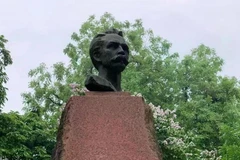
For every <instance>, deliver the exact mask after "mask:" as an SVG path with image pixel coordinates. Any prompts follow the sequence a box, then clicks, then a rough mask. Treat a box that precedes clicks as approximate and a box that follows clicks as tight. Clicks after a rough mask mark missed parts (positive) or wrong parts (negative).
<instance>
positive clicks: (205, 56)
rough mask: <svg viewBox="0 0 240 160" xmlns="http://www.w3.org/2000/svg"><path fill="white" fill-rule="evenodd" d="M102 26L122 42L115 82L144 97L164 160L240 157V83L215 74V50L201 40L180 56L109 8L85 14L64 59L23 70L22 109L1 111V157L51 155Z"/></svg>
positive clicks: (1, 50)
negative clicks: (123, 62)
mask: <svg viewBox="0 0 240 160" xmlns="http://www.w3.org/2000/svg"><path fill="white" fill-rule="evenodd" d="M108 28H117V29H119V30H122V31H123V33H124V37H125V39H126V41H127V42H128V44H129V48H130V51H131V56H130V63H129V65H128V67H127V69H126V70H125V71H124V72H123V77H122V88H123V89H124V90H125V91H129V92H131V94H132V95H135V96H143V97H144V99H145V101H146V103H148V104H149V105H150V106H151V108H152V110H153V113H154V119H155V128H156V134H157V141H158V143H159V146H160V149H161V151H162V153H163V158H164V159H166V160H198V159H199V160H200V159H201V160H205V159H206V160H220V159H223V160H237V159H240V86H239V84H240V83H239V80H238V79H236V78H235V77H224V76H221V75H220V74H219V73H220V72H221V69H222V67H223V65H224V61H223V59H221V57H219V56H218V55H217V53H216V52H215V50H214V49H212V48H210V47H208V46H205V45H204V44H200V45H199V46H196V48H194V49H192V50H191V52H190V53H189V54H187V55H185V56H184V57H180V56H179V54H178V53H171V52H170V49H171V45H172V44H171V43H170V42H169V41H167V40H165V39H163V38H161V37H159V36H157V35H154V32H153V31H152V30H151V29H145V28H144V27H143V24H142V21H141V20H140V19H137V20H135V21H134V22H129V21H124V22H120V21H117V20H116V19H115V18H114V17H113V16H112V15H111V14H109V13H105V14H104V15H102V16H101V17H100V18H96V17H95V16H90V17H89V19H88V20H87V21H86V22H85V23H83V24H82V26H81V27H80V29H79V30H78V31H77V32H74V33H73V34H72V36H71V38H72V41H71V42H70V43H69V44H67V46H66V48H65V49H64V51H63V52H64V54H65V55H66V56H67V57H68V58H69V63H68V64H64V63H62V62H58V63H56V64H53V65H52V66H46V65H45V64H44V63H42V64H40V65H39V66H38V67H37V68H34V69H31V70H30V71H29V77H30V78H31V81H30V82H29V88H30V89H31V91H30V92H25V93H22V97H23V102H24V106H23V110H24V114H23V115H20V114H19V113H18V112H9V113H1V111H0V126H1V127H0V157H2V158H7V159H8V160H18V159H19V160H20V159H36V160H45V159H50V157H51V153H52V150H53V148H54V145H55V142H56V134H57V128H58V125H59V119H60V116H61V112H62V110H63V108H64V106H65V104H66V102H67V101H68V99H69V98H70V97H71V96H72V95H84V92H85V90H84V89H83V88H84V81H85V78H86V76H87V75H88V74H95V73H96V70H95V69H94V67H93V65H92V63H91V61H90V58H89V44H90V41H91V40H92V38H93V37H94V35H96V34H97V33H100V32H103V31H104V30H106V29H108ZM6 42H7V40H6V39H5V38H4V37H3V36H1V37H0V75H1V78H0V109H1V107H2V106H4V102H5V101H6V99H7V96H6V90H7V88H6V87H4V85H5V83H6V82H7V80H8V79H7V74H6V72H5V67H6V66H8V65H10V64H12V59H11V56H10V52H9V51H8V50H7V49H5V44H6ZM63 47H64V46H63ZM59 54H61V53H59Z"/></svg>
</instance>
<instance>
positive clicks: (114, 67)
mask: <svg viewBox="0 0 240 160" xmlns="http://www.w3.org/2000/svg"><path fill="white" fill-rule="evenodd" d="M125 68H126V64H124V63H122V62H118V63H112V64H111V66H110V67H109V69H110V70H111V71H112V72H117V73H120V72H122V71H124V69H125Z"/></svg>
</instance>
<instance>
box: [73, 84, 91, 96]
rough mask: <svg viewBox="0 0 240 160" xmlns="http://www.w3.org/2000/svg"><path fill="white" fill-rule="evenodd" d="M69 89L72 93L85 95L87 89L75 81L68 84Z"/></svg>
mask: <svg viewBox="0 0 240 160" xmlns="http://www.w3.org/2000/svg"><path fill="white" fill-rule="evenodd" d="M69 86H70V88H71V91H72V95H79V96H82V95H85V92H87V91H88V90H87V89H86V88H80V85H79V84H76V83H71V84H69Z"/></svg>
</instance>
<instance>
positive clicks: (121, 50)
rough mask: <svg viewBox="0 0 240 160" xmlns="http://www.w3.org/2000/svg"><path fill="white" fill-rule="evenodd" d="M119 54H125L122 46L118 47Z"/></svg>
mask: <svg viewBox="0 0 240 160" xmlns="http://www.w3.org/2000/svg"><path fill="white" fill-rule="evenodd" d="M118 55H123V56H125V52H124V50H123V48H122V46H119V48H118Z"/></svg>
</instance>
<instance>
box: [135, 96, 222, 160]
mask: <svg viewBox="0 0 240 160" xmlns="http://www.w3.org/2000/svg"><path fill="white" fill-rule="evenodd" d="M133 96H139V97H142V95H141V94H140V93H134V94H133ZM149 106H150V107H151V109H152V110H153V117H154V121H155V122H154V125H155V130H156V134H157V140H158V144H159V146H160V147H161V150H162V153H163V159H166V160H169V159H171V160H181V159H182V160H220V159H221V157H217V155H218V154H217V150H212V151H208V150H201V149H199V148H197V147H196V145H195V142H196V140H197V139H198V136H197V135H194V134H193V133H191V132H186V131H185V130H184V128H182V127H181V126H180V125H179V123H178V122H177V121H176V118H177V115H176V110H169V109H167V110H164V109H162V108H161V107H160V106H154V105H153V104H152V103H150V104H149Z"/></svg>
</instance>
